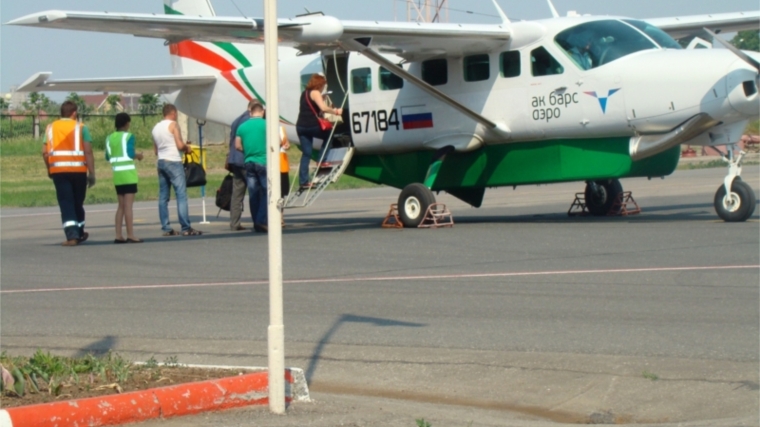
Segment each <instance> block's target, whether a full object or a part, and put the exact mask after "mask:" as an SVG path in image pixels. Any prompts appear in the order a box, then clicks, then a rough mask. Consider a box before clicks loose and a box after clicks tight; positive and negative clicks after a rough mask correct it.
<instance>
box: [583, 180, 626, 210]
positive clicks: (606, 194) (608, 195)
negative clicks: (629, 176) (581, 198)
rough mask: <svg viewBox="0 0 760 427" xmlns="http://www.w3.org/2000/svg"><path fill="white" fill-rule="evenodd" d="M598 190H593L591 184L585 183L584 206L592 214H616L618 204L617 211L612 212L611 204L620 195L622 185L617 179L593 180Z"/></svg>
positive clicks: (613, 203) (612, 204)
mask: <svg viewBox="0 0 760 427" xmlns="http://www.w3.org/2000/svg"><path fill="white" fill-rule="evenodd" d="M595 184H596V186H597V189H598V191H594V190H593V187H592V186H591V184H590V183H589V184H586V191H585V193H584V194H585V198H586V208H587V209H588V211H589V212H590V213H591V215H594V216H605V215H610V214H613V215H614V214H616V213H618V212H619V211H620V206H618V207H617V209H616V210H617V211H618V212H613V206H614V205H615V201H616V200H617V199H618V198H619V197H620V194H621V193H622V192H623V185H622V184H620V181H619V180H617V179H610V180H607V181H595Z"/></svg>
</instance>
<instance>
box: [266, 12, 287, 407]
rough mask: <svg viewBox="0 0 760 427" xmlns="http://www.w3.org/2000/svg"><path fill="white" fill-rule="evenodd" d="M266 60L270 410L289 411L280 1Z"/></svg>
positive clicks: (270, 16) (269, 29) (270, 18)
mask: <svg viewBox="0 0 760 427" xmlns="http://www.w3.org/2000/svg"><path fill="white" fill-rule="evenodd" d="M264 62H265V78H266V97H267V99H266V101H267V105H266V107H267V190H268V194H267V198H268V203H267V209H268V210H267V215H268V223H267V226H268V228H269V329H268V330H267V338H268V343H269V354H268V356H269V410H270V411H272V412H273V413H275V414H284V413H285V326H284V324H283V301H282V211H281V210H280V206H279V203H278V202H279V200H280V195H281V193H280V191H281V190H280V108H279V91H278V86H279V81H278V80H279V79H278V74H277V73H278V64H277V62H278V55H277V0H265V1H264Z"/></svg>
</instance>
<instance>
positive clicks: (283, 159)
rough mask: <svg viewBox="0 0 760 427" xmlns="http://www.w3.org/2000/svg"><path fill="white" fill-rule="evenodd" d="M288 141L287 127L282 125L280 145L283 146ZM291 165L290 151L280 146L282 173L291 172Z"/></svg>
mask: <svg viewBox="0 0 760 427" xmlns="http://www.w3.org/2000/svg"><path fill="white" fill-rule="evenodd" d="M287 141H288V137H287V135H285V128H284V127H282V126H280V146H281V147H282V145H283V144H285V143H286V142H287ZM289 172H290V165H289V164H288V153H287V152H286V151H285V150H284V149H282V148H280V173H289Z"/></svg>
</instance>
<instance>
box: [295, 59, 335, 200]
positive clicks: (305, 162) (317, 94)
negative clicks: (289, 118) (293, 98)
mask: <svg viewBox="0 0 760 427" xmlns="http://www.w3.org/2000/svg"><path fill="white" fill-rule="evenodd" d="M326 91H327V80H326V79H325V76H323V75H321V74H312V76H311V79H309V83H308V84H306V90H305V91H304V92H303V94H302V95H301V105H300V109H299V113H298V121H296V132H297V133H298V140H299V142H300V143H301V151H302V152H303V155H302V156H301V166H300V169H299V175H298V179H299V181H300V184H301V187H302V188H308V187H309V186H310V185H311V183H310V182H309V160H310V159H311V152H312V149H313V147H314V138H315V137H316V138H320V139H322V140H323V141H324V142H323V143H322V150H321V151H320V153H319V158H320V159H321V158H322V154H323V153H324V150H325V147H327V138H328V135H326V134H325V133H326V132H324V131H323V130H322V129H321V128H320V127H319V121H318V120H317V117H322V114H323V113H330V114H337V115H339V116H340V115H342V114H343V109H342V108H332V107H328V106H327V104H326V103H325V99H324V96H323V95H322V94H323V93H325V92H326Z"/></svg>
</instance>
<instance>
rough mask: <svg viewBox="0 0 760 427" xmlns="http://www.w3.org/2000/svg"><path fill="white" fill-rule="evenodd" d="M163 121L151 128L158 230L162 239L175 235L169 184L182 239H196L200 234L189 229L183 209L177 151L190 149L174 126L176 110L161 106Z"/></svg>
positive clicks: (183, 192) (184, 187)
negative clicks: (155, 162) (170, 220)
mask: <svg viewBox="0 0 760 427" xmlns="http://www.w3.org/2000/svg"><path fill="white" fill-rule="evenodd" d="M163 113H164V120H162V121H160V122H158V124H157V125H156V126H155V127H154V128H153V131H152V135H153V151H154V152H155V153H156V156H158V188H159V190H158V216H159V217H160V218H161V230H163V232H164V236H177V235H179V234H180V233H178V232H177V231H175V230H174V229H173V228H172V227H171V224H170V223H169V198H170V196H171V189H170V187H169V186H170V185H171V186H172V187H174V193H175V195H176V197H177V216H178V217H179V224H180V226H181V227H182V231H181V234H182V235H183V236H200V235H201V234H202V233H201V232H200V231H198V230H194V229H193V228H192V227H190V214H189V213H188V209H187V182H186V181H185V169H184V167H183V165H182V157H181V156H180V152H183V153H188V154H189V153H191V152H192V148H191V147H190V145H188V144H187V143H186V142H183V141H182V133H181V132H180V130H179V126H177V107H175V106H174V105H172V104H166V105H164V111H163Z"/></svg>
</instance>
